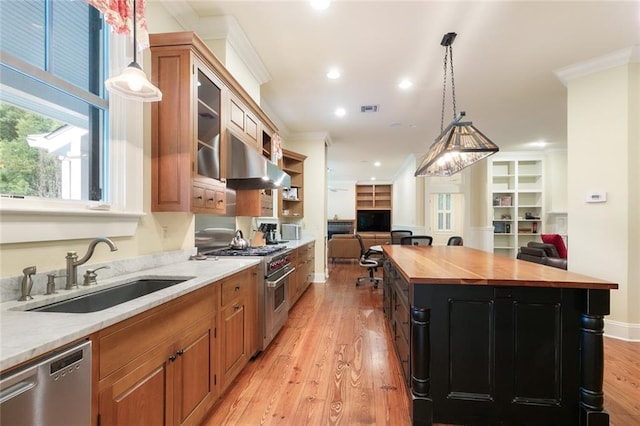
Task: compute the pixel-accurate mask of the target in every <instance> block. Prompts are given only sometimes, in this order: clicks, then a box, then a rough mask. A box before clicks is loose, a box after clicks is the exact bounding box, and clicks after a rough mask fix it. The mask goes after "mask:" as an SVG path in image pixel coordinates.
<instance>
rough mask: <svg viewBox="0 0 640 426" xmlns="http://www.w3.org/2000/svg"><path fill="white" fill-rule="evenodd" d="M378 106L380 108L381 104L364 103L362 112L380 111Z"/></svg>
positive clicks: (361, 108)
mask: <svg viewBox="0 0 640 426" xmlns="http://www.w3.org/2000/svg"><path fill="white" fill-rule="evenodd" d="M378 108H380V105H362V106H361V107H360V112H378Z"/></svg>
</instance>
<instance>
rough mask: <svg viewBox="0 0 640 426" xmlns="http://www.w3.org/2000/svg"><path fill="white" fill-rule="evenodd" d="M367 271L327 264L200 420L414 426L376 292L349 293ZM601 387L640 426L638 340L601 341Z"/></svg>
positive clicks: (619, 422)
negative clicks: (324, 277)
mask: <svg viewBox="0 0 640 426" xmlns="http://www.w3.org/2000/svg"><path fill="white" fill-rule="evenodd" d="M364 273H366V272H365V271H364V270H363V269H362V268H360V267H359V266H358V265H357V264H356V263H337V264H335V265H330V277H329V279H328V281H327V283H326V284H312V285H311V286H310V288H309V289H308V290H307V291H306V292H305V294H304V295H303V296H302V297H301V298H300V300H299V301H298V303H297V304H296V305H295V306H294V307H293V309H292V310H291V311H290V312H289V320H288V321H287V324H286V325H285V327H284V328H283V329H282V331H281V332H280V333H279V334H278V336H277V337H276V339H275V340H274V341H273V342H272V343H271V345H270V346H269V348H268V349H267V350H266V351H265V352H264V353H261V354H260V355H258V356H257V357H256V358H255V359H254V360H252V361H251V362H250V363H249V365H248V366H247V367H245V369H244V370H243V372H242V373H241V374H240V376H238V378H237V379H236V381H235V383H234V384H233V385H232V386H231V387H230V389H229V390H227V392H226V394H225V395H223V397H222V399H221V401H220V402H219V403H218V404H217V405H216V407H215V408H214V411H213V412H212V414H211V415H210V417H209V418H208V419H207V421H206V422H205V423H204V424H205V425H207V426H214V425H215V426H217V425H338V424H341V425H349V426H351V425H394V426H403V425H409V424H411V422H410V418H409V414H408V409H409V408H408V395H407V391H406V389H405V386H404V384H403V380H402V375H401V373H400V369H399V365H398V360H397V358H396V356H395V353H394V352H393V346H392V344H391V341H390V334H389V330H388V328H387V324H386V322H385V320H384V315H383V313H382V288H381V286H380V288H378V289H375V288H373V286H372V285H370V284H368V283H363V284H362V285H361V286H359V287H356V286H355V277H357V276H361V275H363V274H364ZM378 274H381V272H378ZM604 386H605V395H606V399H605V407H606V409H607V411H608V412H609V414H610V420H611V423H610V424H611V425H612V426H631V425H640V343H628V342H623V341H618V340H614V339H608V338H607V339H605V378H604Z"/></svg>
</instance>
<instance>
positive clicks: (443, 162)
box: [415, 121, 498, 176]
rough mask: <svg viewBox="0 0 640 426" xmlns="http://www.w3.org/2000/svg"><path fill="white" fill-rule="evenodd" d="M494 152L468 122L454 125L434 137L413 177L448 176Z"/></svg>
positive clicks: (455, 122) (484, 137)
mask: <svg viewBox="0 0 640 426" xmlns="http://www.w3.org/2000/svg"><path fill="white" fill-rule="evenodd" d="M496 152H498V146H497V145H496V144H494V143H493V142H491V141H490V140H489V138H487V137H486V136H485V135H483V134H482V132H480V131H479V130H478V129H476V128H475V127H474V126H473V124H472V123H471V122H457V121H454V122H452V123H451V124H449V126H448V127H447V128H446V129H445V130H444V131H443V132H442V133H441V134H440V136H438V138H437V139H436V140H435V142H434V143H433V144H432V145H431V147H430V148H429V151H428V152H427V155H426V156H425V157H424V159H423V160H422V163H421V164H420V166H418V168H417V169H416V173H415V176H451V175H453V174H455V173H458V172H459V171H460V170H462V169H464V168H465V167H467V166H470V165H472V164H473V163H475V162H476V161H480V160H482V159H483V158H485V157H488V156H489V155H491V154H494V153H496Z"/></svg>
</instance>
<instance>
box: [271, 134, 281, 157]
mask: <svg viewBox="0 0 640 426" xmlns="http://www.w3.org/2000/svg"><path fill="white" fill-rule="evenodd" d="M271 142H272V143H273V160H272V161H273V162H275V163H277V162H278V160H280V159H281V158H282V140H281V139H280V135H279V134H277V133H274V134H273V137H272V138H271Z"/></svg>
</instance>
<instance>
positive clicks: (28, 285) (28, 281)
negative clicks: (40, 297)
mask: <svg viewBox="0 0 640 426" xmlns="http://www.w3.org/2000/svg"><path fill="white" fill-rule="evenodd" d="M22 273H23V274H24V276H23V277H22V296H20V299H18V301H20V302H24V301H26V300H31V299H33V297H31V289H32V288H33V278H32V275H34V274H35V273H36V267H35V266H27V267H26V268H24V269H23V270H22Z"/></svg>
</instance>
